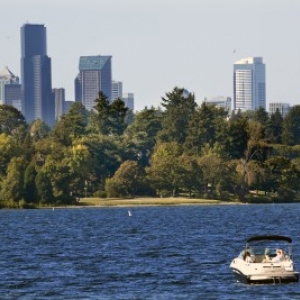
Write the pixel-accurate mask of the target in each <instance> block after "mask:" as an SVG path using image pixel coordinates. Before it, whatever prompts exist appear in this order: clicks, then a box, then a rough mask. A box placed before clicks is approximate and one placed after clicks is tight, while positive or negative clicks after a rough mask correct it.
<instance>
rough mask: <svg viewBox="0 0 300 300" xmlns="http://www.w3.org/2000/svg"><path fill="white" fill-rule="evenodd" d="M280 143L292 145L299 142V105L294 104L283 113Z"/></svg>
mask: <svg viewBox="0 0 300 300" xmlns="http://www.w3.org/2000/svg"><path fill="white" fill-rule="evenodd" d="M282 127H283V129H282V143H283V144H285V145H290V146H294V145H297V144H300V130H299V128H300V105H295V106H293V107H292V108H291V110H290V111H289V112H288V113H287V114H286V115H285V117H284V119H283V123H282Z"/></svg>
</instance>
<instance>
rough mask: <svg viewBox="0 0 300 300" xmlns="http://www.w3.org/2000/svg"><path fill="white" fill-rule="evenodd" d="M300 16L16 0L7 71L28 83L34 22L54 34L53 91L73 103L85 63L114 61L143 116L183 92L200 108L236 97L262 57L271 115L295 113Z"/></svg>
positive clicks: (6, 25)
mask: <svg viewBox="0 0 300 300" xmlns="http://www.w3.org/2000/svg"><path fill="white" fill-rule="evenodd" d="M16 8H17V9H16ZM63 11H67V13H66V14H62V13H61V12H63ZM299 12H300V2H299V1H295V0H288V1H283V0H264V1H258V0H252V1H250V0H245V1H239V0H228V1H221V0H211V1H206V0H197V1H196V0H187V1H185V2H182V1H179V0H173V1H169V0H162V1H158V0H152V1H149V0H145V1H143V3H140V1H135V0H128V1H126V3H125V2H122V1H119V0H110V1H108V0H103V1H101V2H99V3H98V2H97V3H95V1H92V0H86V1H85V2H76V3H73V2H72V1H69V0H64V1H58V0H53V1H51V2H48V3H41V2H39V1H36V0H24V1H22V2H20V1H17V0H12V1H9V2H7V3H6V5H5V13H4V14H3V16H2V18H0V26H1V28H2V31H1V33H0V40H1V46H2V47H1V53H0V68H1V69H2V68H3V67H4V66H6V65H7V66H8V67H9V68H10V70H12V72H14V74H16V75H17V76H20V75H21V71H20V67H19V57H20V38H19V28H20V26H21V25H22V24H24V23H26V22H27V21H28V22H29V23H32V24H36V23H38V24H45V26H46V27H47V41H48V55H49V57H51V59H52V86H53V87H54V88H60V87H63V88H65V90H66V99H67V100H73V99H74V97H75V95H74V76H75V75H74V74H76V73H77V72H78V59H79V57H80V56H84V55H111V56H112V57H113V73H112V79H113V80H115V81H122V82H123V89H124V91H132V92H134V94H135V107H136V109H137V110H141V109H143V108H144V107H145V106H151V105H153V106H155V107H157V106H159V105H160V103H161V97H163V96H165V93H166V92H169V91H171V90H172V89H173V88H174V86H179V87H184V88H186V89H187V90H189V91H191V92H193V93H195V96H196V101H197V103H199V104H200V103H202V101H203V99H204V98H205V97H207V98H212V97H214V96H218V95H222V96H225V97H227V96H229V97H233V86H232V77H233V63H234V62H235V61H237V60H239V59H240V58H243V57H249V56H253V57H256V56H257V57H263V58H264V62H265V64H266V66H267V72H266V80H267V82H266V86H267V95H266V98H267V107H268V103H269V102H289V103H291V104H293V105H294V104H299V103H300V91H299V90H300V87H299V80H300V57H299V55H298V53H299V52H300V45H299V42H298V41H297V39H295V38H294V37H295V36H297V28H298V27H299V25H300V20H299V18H298V15H299ZM11 16H13V18H11ZM253 16H255V18H254V17H253ZM77 18H80V22H78V21H77V20H76V19H77Z"/></svg>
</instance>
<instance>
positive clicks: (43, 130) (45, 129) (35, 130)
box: [30, 119, 51, 141]
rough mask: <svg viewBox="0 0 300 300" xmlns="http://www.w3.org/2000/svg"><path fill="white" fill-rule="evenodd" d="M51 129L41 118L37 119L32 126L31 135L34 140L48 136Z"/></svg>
mask: <svg viewBox="0 0 300 300" xmlns="http://www.w3.org/2000/svg"><path fill="white" fill-rule="evenodd" d="M50 131H51V128H50V127H49V126H48V125H47V124H46V123H45V122H44V121H42V120H41V119H37V120H35V121H34V122H33V123H32V124H31V126H30V135H31V137H32V139H33V140H34V141H37V140H40V139H43V138H45V137H47V136H48V135H49V133H50Z"/></svg>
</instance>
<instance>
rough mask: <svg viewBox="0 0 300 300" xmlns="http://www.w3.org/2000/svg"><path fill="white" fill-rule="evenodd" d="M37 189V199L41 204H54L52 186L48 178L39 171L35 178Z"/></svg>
mask: <svg viewBox="0 0 300 300" xmlns="http://www.w3.org/2000/svg"><path fill="white" fill-rule="evenodd" d="M35 184H36V188H37V197H38V200H39V202H40V203H41V204H54V203H55V202H54V197H53V192H52V185H51V182H50V179H49V178H48V176H47V175H46V174H45V173H44V172H43V171H39V172H38V173H37V175H36V178H35Z"/></svg>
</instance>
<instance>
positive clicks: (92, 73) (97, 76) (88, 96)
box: [75, 55, 112, 110]
mask: <svg viewBox="0 0 300 300" xmlns="http://www.w3.org/2000/svg"><path fill="white" fill-rule="evenodd" d="M99 91H102V92H103V94H104V95H105V96H106V97H107V99H108V100H109V101H111V100H112V97H111V91H112V72H111V56H101V55H98V56H81V57H80V60H79V74H78V76H77V77H76V79H75V101H81V102H82V104H83V105H84V106H85V108H86V109H87V110H91V109H92V108H93V107H94V106H95V99H96V98H97V97H98V92H99Z"/></svg>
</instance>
